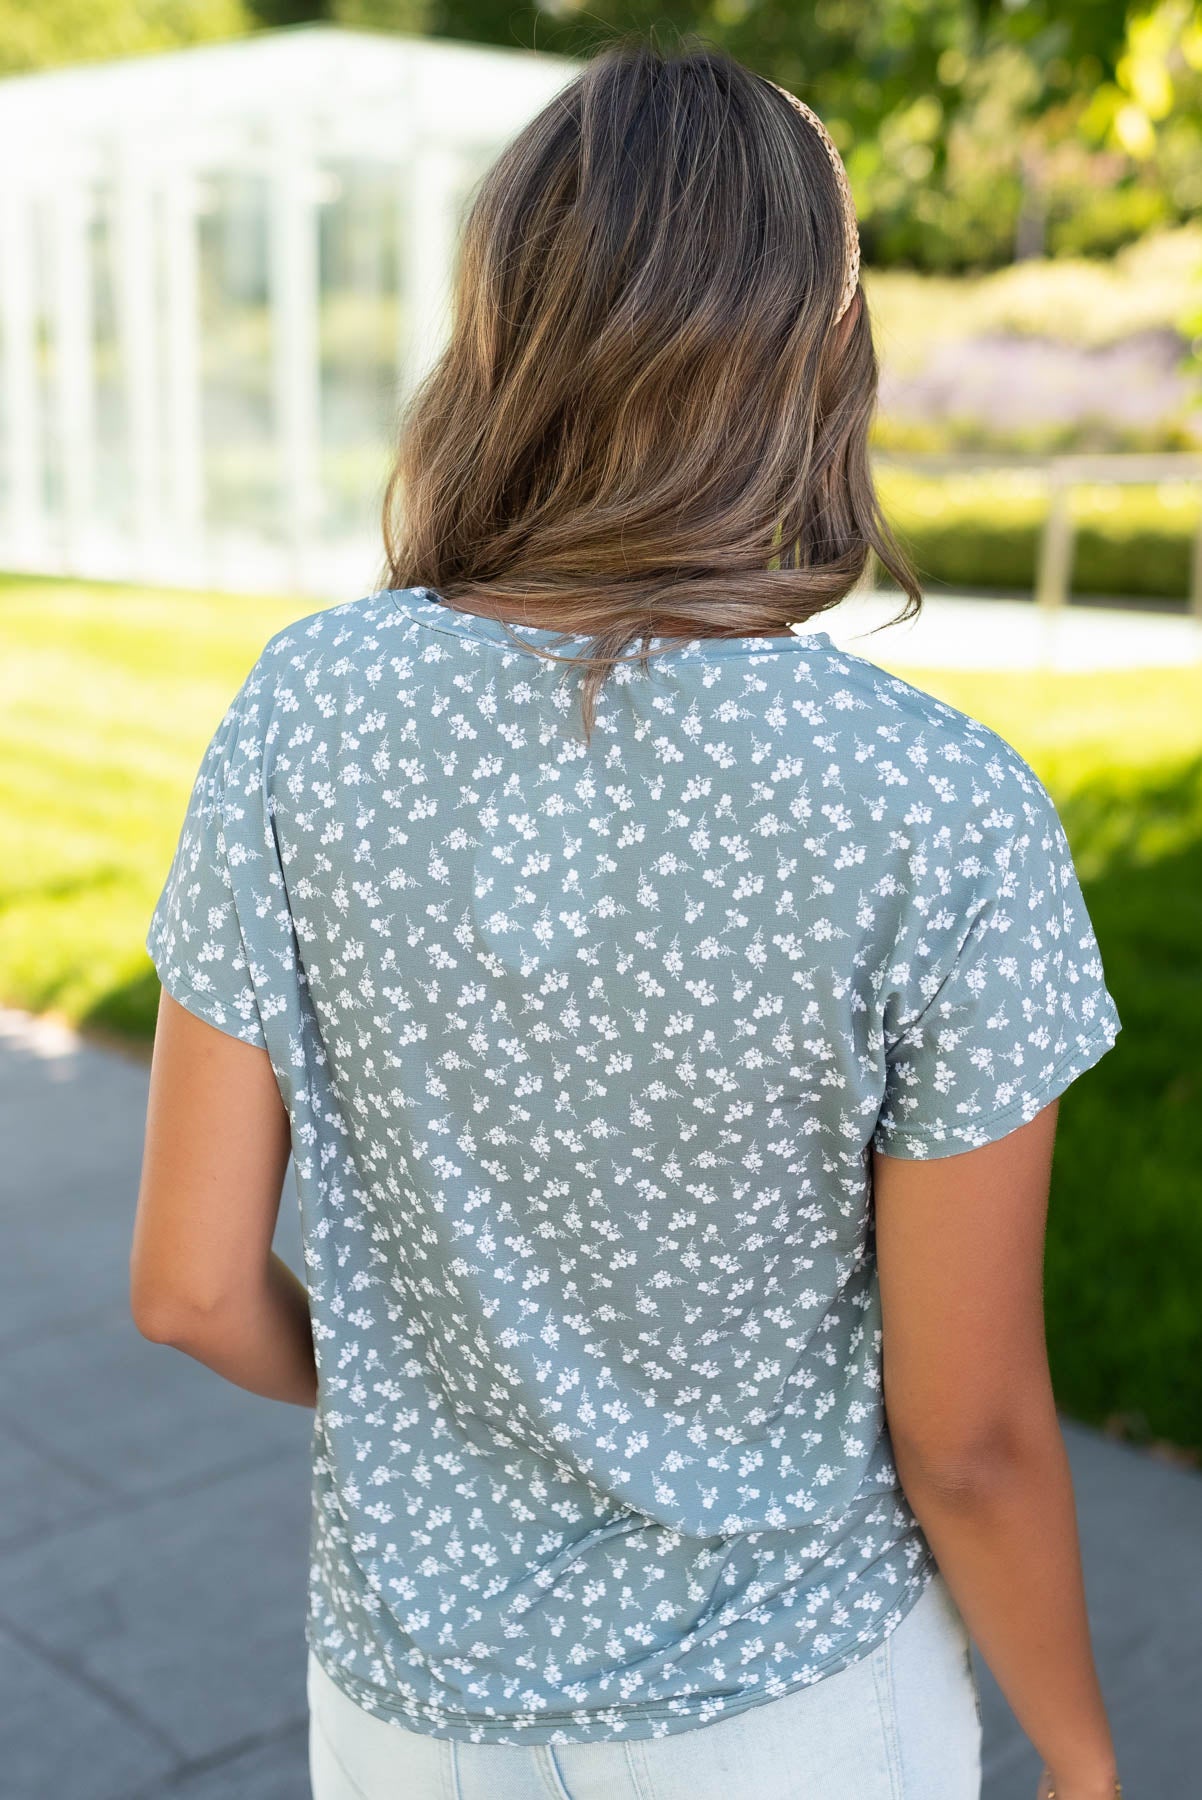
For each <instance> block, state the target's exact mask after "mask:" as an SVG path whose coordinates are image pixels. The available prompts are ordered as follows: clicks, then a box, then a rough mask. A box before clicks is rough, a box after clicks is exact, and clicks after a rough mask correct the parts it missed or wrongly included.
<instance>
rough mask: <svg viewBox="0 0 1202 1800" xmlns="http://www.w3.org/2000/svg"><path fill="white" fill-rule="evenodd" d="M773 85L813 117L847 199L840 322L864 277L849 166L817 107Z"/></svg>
mask: <svg viewBox="0 0 1202 1800" xmlns="http://www.w3.org/2000/svg"><path fill="white" fill-rule="evenodd" d="M769 85H770V86H771V87H774V88H775V89H776V91H777V93H778V94H783V95H784V96H785V99H786V100H787V101H788V102H789V105H790V106H793V107H796V109H797V111H798V112H799V113H800V114H801V116H802V118H803V119H808V120H809V121H810V124H811V125H812V126H813V127H814V130H815V131H816V132H817V133H818V136H819V137H820V138H821V140H822V146H823V148H824V150H825V151H826V154H827V156H828V157H829V158H830V163H831V167H832V169H833V170H834V171H835V180H836V181H837V182H838V184H839V194H840V197H841V198H842V201H843V225H844V231H845V235H846V238H847V276H846V279H845V281H844V283H843V294H842V297H841V298H840V301H839V310H838V312H837V313H836V314H835V323H836V325H837V324H838V323H839V320H840V319H841V318H842V317H843V315H844V313H845V312H846V311H847V309H848V307H849V306H850V305H851V303H852V301H853V299H854V298H855V292H856V288H857V287H858V286H859V281H860V230H859V226H858V225H857V224H856V205H855V201H854V200H853V199H852V193H851V182H850V181H849V180H848V179H847V170H846V169H845V168H844V167H843V158H842V157H841V156H840V155H839V152H838V150H837V149H836V148H835V143H834V139H833V138H832V137H831V134H830V132H829V131H828V130H827V128H826V126H825V125H824V124H823V123H822V120H821V119H820V118H819V117H818V114H817V113H816V112H815V111H814V109H813V107H811V106H807V105H806V103H805V101H804V100H799V99H798V98H797V95H796V94H791V93H790V92H789V90H788V88H783V87H781V85H780V83H779V82H778V81H773V82H770V83H769Z"/></svg>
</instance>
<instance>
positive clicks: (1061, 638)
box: [814, 588, 1202, 1794]
mask: <svg viewBox="0 0 1202 1800" xmlns="http://www.w3.org/2000/svg"><path fill="white" fill-rule="evenodd" d="M902 600H903V596H902V595H901V594H899V593H896V592H890V591H887V590H883V589H875V590H874V589H871V588H868V589H858V590H857V591H856V592H855V593H852V594H849V595H848V597H847V598H846V599H845V600H842V601H840V603H839V605H838V607H837V608H836V610H835V611H834V612H832V613H828V614H827V615H825V616H824V617H823V618H818V619H815V620H814V629H815V630H819V631H825V632H826V633H827V635H828V636H829V637H830V639H831V642H832V643H833V644H836V645H837V646H838V648H839V649H840V650H847V651H850V652H852V653H853V654H854V655H856V656H864V657H867V659H868V661H869V662H877V663H881V664H883V665H885V666H886V667H888V668H890V669H892V668H894V666H895V665H896V666H897V667H898V669H899V672H900V673H901V674H903V675H905V673H906V670H907V669H909V668H911V667H914V668H919V669H1068V670H1082V669H1137V668H1162V669H1163V668H1172V667H1181V666H1187V667H1194V668H1197V669H1198V670H1199V672H1200V673H1202V620H1200V619H1197V618H1194V617H1193V616H1191V615H1190V614H1189V613H1185V612H1180V611H1176V612H1163V611H1157V610H1155V609H1154V608H1153V607H1152V606H1150V605H1147V606H1141V605H1132V604H1128V605H1126V606H1122V605H1119V604H1115V605H1111V606H1098V605H1088V606H1086V605H1081V604H1080V603H1079V602H1077V601H1074V602H1073V603H1072V604H1071V605H1069V606H1065V607H1062V608H1059V609H1057V610H1055V611H1051V612H1049V611H1045V610H1043V609H1041V608H1040V607H1037V606H1034V605H1032V603H1031V601H1030V600H1024V599H1017V598H1016V599H1001V598H996V597H993V598H989V599H982V598H975V599H974V598H970V597H967V596H963V595H959V594H927V595H926V596H925V597H924V599H923V603H922V610H921V612H920V613H919V615H918V617H917V618H916V619H910V620H908V621H907V622H906V623H905V624H904V625H889V626H888V628H887V629H886V630H883V631H881V630H877V627H879V626H883V625H886V624H887V621H888V620H890V619H892V618H893V617H894V615H895V614H896V613H898V612H900V611H901V607H902ZM869 633H875V635H868V634H869ZM1198 1791H1199V1793H1200V1794H1202V1781H1200V1782H1199V1784H1198Z"/></svg>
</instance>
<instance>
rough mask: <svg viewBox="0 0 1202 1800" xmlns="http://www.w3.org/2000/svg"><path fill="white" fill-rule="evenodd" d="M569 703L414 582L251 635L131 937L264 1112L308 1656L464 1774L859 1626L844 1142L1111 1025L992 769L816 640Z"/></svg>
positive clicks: (1045, 1070) (859, 1307)
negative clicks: (287, 1209)
mask: <svg viewBox="0 0 1202 1800" xmlns="http://www.w3.org/2000/svg"><path fill="white" fill-rule="evenodd" d="M519 637H520V638H522V639H524V640H525V641H526V642H527V643H528V644H542V645H545V646H546V647H548V648H551V649H556V648H558V649H561V650H570V649H572V648H574V647H579V646H580V645H582V644H583V642H584V640H575V641H573V642H571V643H566V644H565V643H564V642H563V641H562V640H561V639H560V638H559V636H558V634H556V633H553V632H551V631H550V630H547V629H542V630H527V629H520V630H519ZM661 641H662V640H657V642H656V645H655V647H656V648H658V646H659V643H660V642H661ZM578 681H579V676H578V674H577V673H575V672H574V671H567V672H566V674H565V671H564V669H563V667H562V665H561V664H558V663H553V662H547V661H544V660H542V659H540V658H539V657H537V656H536V655H535V654H534V653H533V651H532V650H531V649H529V648H525V647H515V646H514V645H513V644H512V643H511V641H510V637H509V634H508V633H507V632H506V631H505V628H504V627H503V626H502V625H501V624H500V623H499V622H498V621H496V620H492V619H482V618H478V617H473V616H471V615H468V614H465V613H461V612H456V611H455V610H454V609H453V608H452V607H450V606H448V605H447V604H446V603H445V602H443V601H442V600H441V599H440V598H439V596H437V595H436V594H434V593H433V592H432V591H431V590H429V589H425V588H411V589H406V590H403V591H389V592H384V593H377V594H372V595H370V596H368V597H367V598H366V599H363V600H358V601H355V602H353V603H350V604H346V605H339V606H334V607H331V608H328V609H326V610H324V611H322V612H319V613H316V614H314V615H312V616H311V617H309V618H307V619H302V620H300V621H299V622H298V623H296V624H294V625H290V626H288V627H287V628H286V629H285V630H283V631H281V632H278V633H277V634H276V635H275V636H274V637H273V638H272V639H271V640H270V642H269V643H268V644H267V645H266V647H265V648H264V650H263V651H262V653H261V655H260V656H259V657H258V658H257V660H256V662H255V664H254V667H253V668H252V669H251V671H250V673H249V675H248V676H247V678H246V680H245V681H244V682H243V684H242V686H241V687H240V689H239V691H238V693H237V694H236V695H235V697H234V699H233V701H232V703H231V705H230V707H229V709H228V711H227V713H226V715H225V717H224V719H223V720H222V721H221V723H220V725H219V726H218V728H217V730H216V732H215V733H214V735H213V738H212V741H211V743H210V745H209V747H208V749H207V751H206V753H205V756H204V759H203V762H202V764H201V767H200V770H199V772H198V775H197V778H196V783H195V786H194V789H193V792H192V796H191V799H190V802H189V805H188V809H187V813H186V816H185V819H184V823H183V828H182V830H181V833H180V838H179V843H178V847H177V850H176V853H175V857H174V860H173V863H172V866H171V870H170V872H169V874H168V877H167V880H166V884H165V886H164V888H163V891H162V894H161V896H160V898H159V901H158V904H157V906H156V908H155V911H154V915H153V918H152V920H151V923H150V929H149V934H148V937H147V948H148V950H149V951H150V954H151V956H152V957H153V959H154V962H155V965H156V967H157V969H158V972H159V975H160V977H161V979H162V981H163V983H164V985H165V987H166V988H167V989H168V991H169V992H170V993H171V994H172V995H173V996H174V997H175V998H176V999H177V1000H179V1001H180V1002H181V1004H183V1005H185V1006H187V1007H190V1008H191V1009H192V1010H193V1011H195V1012H196V1013H198V1014H199V1015H200V1016H201V1017H202V1018H204V1019H207V1020H208V1021H209V1022H210V1023H211V1024H212V1025H214V1026H216V1027H217V1028H218V1029H220V1030H222V1031H225V1032H228V1033H231V1034H232V1035H234V1036H236V1037H239V1038H241V1039H243V1040H245V1041H246V1042H248V1043H253V1044H257V1045H260V1046H262V1047H263V1048H264V1049H265V1050H266V1051H267V1053H268V1055H269V1056H270V1058H271V1062H272V1066H273V1068H274V1070H275V1074H276V1077H277V1079H278V1081H279V1085H280V1090H281V1093H282V1095H283V1098H284V1101H285V1104H286V1105H287V1108H288V1111H289V1115H290V1118H291V1123H292V1141H293V1166H294V1171H295V1181H296V1189H297V1196H298V1201H299V1206H300V1213H301V1223H302V1231H303V1241H304V1253H305V1274H306V1278H307V1282H308V1286H309V1293H310V1302H311V1311H312V1319H313V1333H314V1344H315V1351H316V1356H317V1363H318V1375H319V1395H318V1404H317V1410H316V1415H315V1419H314V1430H313V1487H312V1513H311V1519H312V1532H311V1558H310V1574H309V1612H308V1619H307V1626H306V1632H307V1638H308V1642H309V1644H310V1646H311V1647H312V1649H313V1651H314V1652H315V1654H316V1656H317V1657H318V1659H319V1660H320V1662H321V1664H322V1666H323V1667H324V1668H325V1669H326V1670H327V1671H328V1673H329V1674H330V1675H331V1677H332V1678H333V1679H334V1680H335V1681H336V1682H337V1683H338V1684H339V1685H340V1686H341V1687H342V1689H343V1691H344V1692H345V1693H347V1694H348V1695H350V1697H351V1698H352V1699H354V1700H355V1701H357V1702H358V1703H359V1704H360V1705H362V1706H363V1707H365V1708H367V1709H368V1710H369V1711H371V1712H373V1713H376V1714H378V1715H379V1716H381V1717H384V1718H388V1719H393V1720H395V1721H397V1722H398V1723H400V1724H402V1725H407V1726H409V1727H411V1728H413V1729H416V1730H419V1731H426V1732H432V1733H434V1734H436V1735H440V1736H446V1737H451V1738H459V1739H463V1740H468V1741H473V1742H476V1741H481V1742H496V1743H511V1744H516V1743H558V1742H565V1743H569V1742H582V1741H586V1740H590V1739H604V1738H613V1737H620V1736H625V1737H629V1738H637V1737H657V1736H662V1735H664V1734H665V1733H668V1732H672V1731H678V1730H685V1729H689V1728H691V1727H693V1726H696V1725H701V1724H704V1723H706V1722H708V1721H710V1720H712V1719H715V1718H717V1717H719V1716H720V1715H729V1714H732V1713H735V1712H738V1711H740V1710H741V1709H742V1708H744V1707H747V1706H752V1705H756V1704H758V1703H761V1702H763V1701H766V1700H769V1699H771V1698H773V1697H775V1696H778V1695H782V1694H785V1693H788V1692H789V1691H790V1690H792V1689H794V1688H797V1687H800V1686H803V1685H805V1684H807V1683H811V1682H814V1681H816V1680H819V1679H821V1678H822V1677H823V1676H825V1675H828V1674H831V1673H834V1672H835V1671H837V1670H839V1669H841V1668H844V1667H846V1666H847V1665H848V1664H849V1663H851V1662H854V1661H856V1660H858V1659H859V1658H861V1657H863V1656H865V1655H866V1654H867V1653H868V1652H869V1651H870V1650H871V1649H872V1648H873V1647H874V1646H875V1645H876V1644H877V1643H879V1642H880V1640H881V1639H882V1638H883V1637H884V1636H885V1635H886V1634H887V1633H889V1632H890V1631H892V1630H893V1629H894V1628H895V1627H896V1625H897V1624H898V1623H900V1621H901V1619H902V1618H903V1617H904V1616H905V1614H906V1612H907V1611H908V1609H909V1608H910V1607H911V1606H912V1605H913V1604H914V1602H915V1601H916V1600H917V1598H918V1596H919V1594H920V1592H921V1591H922V1590H923V1588H924V1587H925V1585H926V1583H927V1582H928V1581H929V1580H930V1578H931V1575H932V1573H933V1570H934V1563H933V1560H932V1557H931V1552H930V1549H929V1546H928V1545H927V1543H926V1540H925V1538H924V1536H923V1534H922V1531H921V1529H920V1527H919V1525H918V1522H917V1520H916V1519H915V1517H914V1515H913V1514H912V1512H911V1511H910V1509H909V1507H908V1506H907V1504H906V1501H905V1497H904V1495H903V1494H902V1492H901V1489H900V1487H899V1484H898V1480H897V1475H896V1471H895V1468H894V1465H893V1461H892V1456H891V1449H890V1443H889V1436H888V1431H887V1428H886V1425H885V1420H884V1418H883V1413H882V1401H881V1323H880V1306H879V1294H878V1287H877V1282H876V1269H875V1260H874V1244H873V1232H872V1208H871V1151H872V1147H873V1146H874V1145H875V1146H876V1147H877V1148H878V1149H880V1150H882V1151H885V1152H887V1153H888V1154H889V1155H891V1156H900V1157H909V1158H924V1157H937V1156H945V1155H950V1154H954V1153H957V1152H960V1151H963V1150H966V1149H969V1148H972V1147H974V1146H976V1145H980V1144H984V1143H988V1142H990V1141H992V1140H993V1139H995V1138H998V1137H1001V1136H1003V1135H1005V1134H1006V1133H1007V1132H1008V1131H1011V1130H1013V1129H1014V1128H1015V1127H1016V1126H1017V1125H1019V1124H1021V1123H1022V1122H1024V1121H1025V1120H1027V1119H1029V1118H1031V1117H1033V1116H1034V1114H1035V1113H1036V1112H1037V1111H1038V1110H1039V1109H1040V1108H1041V1107H1042V1106H1045V1105H1046V1104H1048V1103H1049V1102H1050V1101H1051V1100H1052V1099H1053V1098H1055V1097H1056V1096H1057V1095H1058V1094H1060V1093H1061V1092H1063V1090H1064V1089H1065V1088H1066V1087H1067V1086H1068V1085H1069V1083H1070V1082H1071V1081H1072V1080H1073V1079H1074V1077H1075V1076H1077V1075H1079V1074H1081V1073H1082V1072H1083V1071H1084V1070H1086V1069H1088V1068H1089V1067H1091V1066H1092V1065H1093V1064H1094V1063H1095V1062H1096V1061H1097V1060H1098V1059H1099V1058H1100V1057H1101V1056H1102V1055H1103V1054H1104V1053H1105V1051H1106V1050H1107V1049H1108V1048H1109V1047H1110V1045H1111V1044H1113V1042H1114V1040H1115V1037H1116V1035H1117V1033H1118V1030H1119V1019H1118V1014H1117V1011H1116V1009H1115V1005H1114V1002H1113V1000H1112V998H1111V996H1110V994H1109V993H1108V992H1107V990H1106V987H1105V984H1104V979H1103V970H1102V963H1101V959H1100V955H1099V951H1098V946H1097V942H1096V939H1095V936H1094V933H1093V930H1092V927H1091V923H1090V920H1089V916H1088V914H1087V912H1086V908H1085V904H1084V901H1083V899H1082V896H1081V891H1080V888H1079V885H1078V882H1077V877H1076V873H1075V871H1074V868H1073V863H1072V857H1071V854H1070V851H1069V847H1068V845H1067V843H1066V840H1065V837H1064V832H1063V829H1062V827H1061V824H1060V820H1059V818H1058V816H1057V814H1056V810H1055V807H1054V806H1053V804H1052V801H1051V799H1050V797H1049V795H1048V793H1047V791H1046V789H1045V788H1044V787H1043V785H1042V784H1041V782H1040V781H1039V780H1038V778H1037V777H1036V775H1035V774H1034V772H1033V771H1032V770H1031V768H1030V767H1029V765H1028V764H1027V763H1026V762H1025V761H1024V760H1023V758H1022V757H1021V756H1019V754H1018V753H1017V751H1015V750H1014V749H1013V748H1012V747H1011V746H1010V745H1009V744H1007V743H1006V742H1005V740H1004V739H1002V738H1000V737H999V736H998V735H997V734H996V733H995V732H993V731H991V730H989V729H988V728H987V727H985V726H984V725H982V724H979V723H978V722H977V721H975V720H973V719H971V718H969V717H968V716H966V715H965V714H964V713H961V712H959V711H957V710H956V709H955V708H953V707H950V706H947V705H945V704H944V703H942V702H941V701H939V700H937V699H935V698H933V697H932V696H931V695H929V694H926V693H924V692H922V691H921V690H920V689H918V688H916V687H913V686H911V685H910V684H909V683H907V682H905V681H903V680H901V679H899V678H897V677H895V676H892V675H889V674H887V673H885V672H884V671H883V670H881V669H880V668H878V667H877V666H876V665H874V664H873V663H871V662H869V661H867V660H865V659H863V658H861V657H858V656H853V655H849V654H847V653H845V652H842V651H839V650H837V649H836V648H835V647H834V646H833V645H832V643H831V641H830V639H829V638H828V637H826V636H825V635H824V634H821V633H816V634H812V635H809V636H794V637H789V638H775V639H764V638H740V639H718V640H714V639H710V640H698V641H694V642H691V643H687V644H685V643H681V642H677V643H675V644H674V645H672V647H671V648H670V649H669V651H668V653H667V655H665V656H663V657H657V658H654V659H653V660H652V661H651V663H650V664H649V665H648V667H647V669H646V670H644V669H643V668H642V666H641V665H640V664H639V663H638V662H631V663H629V664H627V665H626V666H624V667H622V668H619V669H618V670H617V671H616V672H615V673H614V674H613V675H611V677H610V678H609V680H608V682H607V684H606V686H605V688H604V689H603V690H602V693H601V696H600V698H599V702H598V709H597V722H596V727H595V732H594V737H593V742H592V745H591V746H588V747H586V746H585V743H584V739H583V734H582V731H581V728H580V724H579V698H578Z"/></svg>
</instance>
